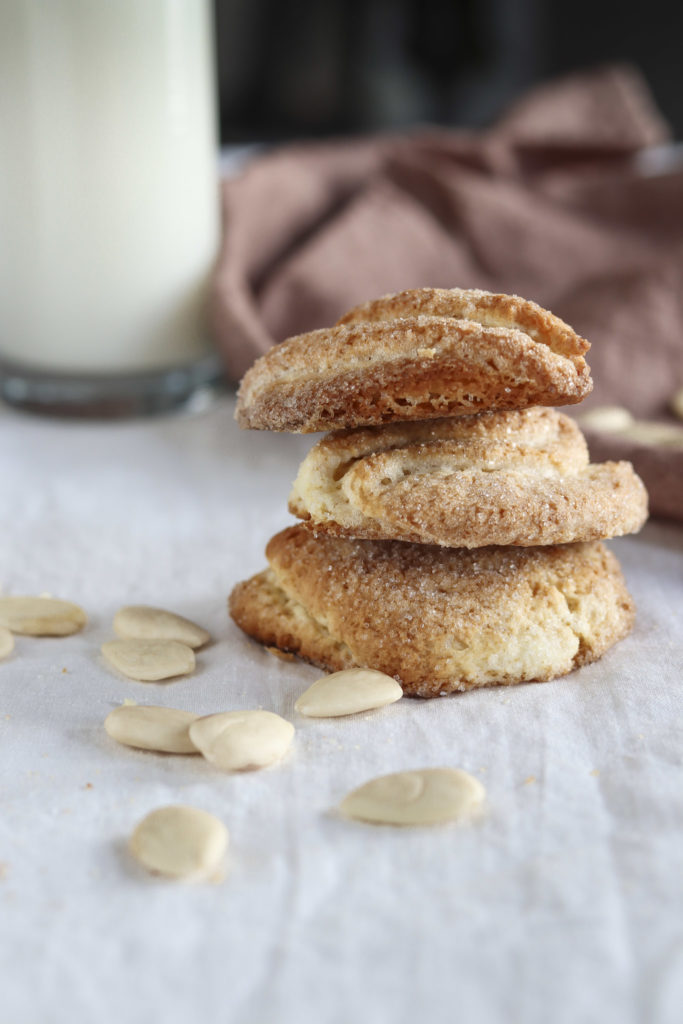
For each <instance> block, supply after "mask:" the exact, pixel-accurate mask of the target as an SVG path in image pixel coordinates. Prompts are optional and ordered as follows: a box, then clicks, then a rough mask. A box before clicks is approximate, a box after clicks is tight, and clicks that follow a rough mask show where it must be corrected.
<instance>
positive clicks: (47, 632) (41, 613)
mask: <svg viewBox="0 0 683 1024" xmlns="http://www.w3.org/2000/svg"><path fill="white" fill-rule="evenodd" d="M87 621H88V616H87V615H86V614H85V612H84V611H83V609H82V608H79V606H78V605H77V604H72V602H71V601H59V600H57V599H56V598H54V597H0V626H4V627H5V628H6V629H9V630H10V632H12V633H23V634H26V635H27V636H69V635H70V634H71V633H78V631H79V630H81V629H83V627H84V626H85V624H86V622H87Z"/></svg>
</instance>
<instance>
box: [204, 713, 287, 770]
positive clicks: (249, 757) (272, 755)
mask: <svg viewBox="0 0 683 1024" xmlns="http://www.w3.org/2000/svg"><path fill="white" fill-rule="evenodd" d="M293 736H294V726H293V725H292V724H291V722H287V721H286V720H285V719H284V718H281V717H280V716H279V715H276V714H274V713H273V712H272V711H223V712H220V713H219V714H216V715H207V716H206V717H204V718H200V719H198V720H197V721H196V722H193V723H192V725H191V726H190V739H191V740H192V742H193V743H194V745H195V747H197V749H198V750H199V751H200V753H202V754H203V755H204V757H205V758H206V760H207V761H210V762H211V764H214V765H216V767H217V768H221V769H222V770H223V771H227V772H239V771H247V770H251V769H254V768H265V767H266V765H269V764H272V763H273V762H274V761H278V760H279V759H280V758H281V757H282V756H283V754H284V753H285V752H286V751H287V749H288V748H289V745H290V743H291V742H292V737H293Z"/></svg>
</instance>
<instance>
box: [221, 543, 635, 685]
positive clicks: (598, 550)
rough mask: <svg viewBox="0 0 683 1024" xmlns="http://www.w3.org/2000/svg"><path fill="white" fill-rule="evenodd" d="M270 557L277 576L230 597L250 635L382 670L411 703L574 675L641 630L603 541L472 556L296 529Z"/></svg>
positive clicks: (325, 663) (270, 549)
mask: <svg viewBox="0 0 683 1024" xmlns="http://www.w3.org/2000/svg"><path fill="white" fill-rule="evenodd" d="M266 555H267V557H268V560H269V562H270V568H269V569H268V570H266V571H265V572H264V573H260V574H259V575H258V576H255V577H253V578H252V579H250V580H247V581H245V582H243V583H239V584H237V586H236V587H235V588H234V590H233V592H232V594H231V596H230V612H231V615H232V617H233V619H234V620H235V622H236V623H237V624H238V626H240V627H241V628H242V629H243V630H244V631H245V632H246V633H247V634H249V635H250V636H251V637H253V638H254V639H255V640H257V641H259V642H260V643H262V644H265V645H266V646H270V647H274V648H276V649H279V650H282V651H289V652H292V653H294V654H297V655H298V656H299V657H302V658H304V659H306V660H308V661H311V662H313V663H314V664H316V665H319V666H321V667H322V668H326V669H328V670H330V671H338V670H339V669H343V668H351V667H354V666H358V667H364V668H374V669H378V670H379V671H380V672H385V673H386V674H387V675H391V676H393V677H394V678H396V679H397V680H398V681H399V682H400V683H401V685H402V687H403V690H404V692H405V693H406V694H408V695H412V696H420V697H435V696H439V695H445V694H448V693H451V692H453V691H461V690H469V689H473V688H474V687H478V686H489V685H511V684H514V683H522V682H531V681H538V682H541V681H545V680H549V679H552V678H554V677H556V676H561V675H564V674H566V673H568V672H571V671H572V669H574V668H577V667H578V666H580V665H583V664H586V663H588V662H590V661H594V660H595V659H597V658H599V657H600V656H601V655H602V654H604V653H605V651H606V650H607V649H608V648H609V647H611V646H612V644H614V643H615V642H616V641H617V640H619V639H621V638H622V637H624V636H625V635H626V634H627V633H628V632H629V630H630V628H631V626H632V623H633V618H634V605H633V602H632V600H631V597H630V596H629V594H628V591H627V590H626V587H625V584H624V580H623V577H622V575H621V572H620V569H619V565H618V563H617V561H616V559H615V558H614V556H613V555H612V554H611V553H610V552H609V551H607V549H606V548H605V547H604V545H603V544H601V543H600V542H597V541H593V542H588V543H583V544H570V545H557V546H555V545H552V546H547V547H533V548H512V547H506V548H501V547H488V548H479V549H476V550H466V549H463V548H457V549H456V548H440V547H434V546H430V545H424V544H406V543H402V542H400V541H357V540H349V539H346V538H338V537H329V536H319V537H317V538H316V537H314V536H313V535H312V534H311V533H310V532H309V531H307V530H306V529H304V528H303V527H302V526H293V527H290V528H289V529H287V530H284V531H282V532H281V533H279V534H277V535H276V536H275V537H273V538H272V539H271V541H270V542H269V544H268V546H267V548H266Z"/></svg>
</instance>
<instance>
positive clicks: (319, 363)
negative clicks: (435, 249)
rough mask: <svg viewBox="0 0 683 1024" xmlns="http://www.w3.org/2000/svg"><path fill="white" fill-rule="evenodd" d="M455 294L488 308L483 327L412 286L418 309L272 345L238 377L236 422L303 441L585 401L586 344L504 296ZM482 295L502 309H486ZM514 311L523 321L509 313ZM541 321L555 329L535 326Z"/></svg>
mask: <svg viewBox="0 0 683 1024" xmlns="http://www.w3.org/2000/svg"><path fill="white" fill-rule="evenodd" d="M454 291H455V292H457V293H458V295H465V294H467V295H474V294H476V295H479V296H481V297H482V298H481V299H480V300H479V302H480V304H482V303H483V305H484V306H487V303H488V306H487V309H488V312H486V310H484V312H481V313H480V314H479V315H480V320H482V321H483V320H486V322H485V323H484V322H478V321H477V320H475V319H468V318H467V317H465V316H462V315H458V316H455V315H453V313H452V310H457V309H460V308H462V309H467V310H469V311H470V313H471V314H476V312H477V306H476V303H474V301H473V300H472V301H470V303H469V305H468V304H467V303H464V301H460V300H459V304H458V303H454V302H451V304H450V305H449V304H448V303H447V302H445V301H444V302H442V303H441V304H440V302H441V300H440V299H439V301H437V300H436V299H435V298H434V296H437V298H439V297H440V296H442V295H445V296H446V297H447V298H448V297H450V296H452V293H451V292H450V291H445V292H440V291H439V290H437V289H423V290H421V291H420V292H417V293H412V292H411V293H402V294H403V295H417V296H420V295H422V292H425V293H428V296H431V299H430V302H431V305H430V302H427V301H426V300H425V301H423V303H422V308H424V310H425V312H423V311H422V308H421V307H420V304H419V303H418V302H417V300H414V301H413V305H415V309H414V310H413V309H412V307H411V303H410V302H409V301H408V300H402V302H399V300H400V299H401V296H390V297H388V298H386V299H384V300H377V303H376V304H374V305H373V304H369V306H370V307H372V308H371V309H370V308H369V309H368V310H367V312H365V313H363V312H359V311H358V310H352V311H351V312H350V313H348V314H347V315H346V317H345V318H342V320H343V321H344V322H341V323H340V324H338V325H337V326H335V327H330V328H324V329H322V330H318V331H311V332H310V333H308V334H302V335H298V336H297V337H294V338H289V339H288V340H287V341H283V342H282V343H281V344H280V345H277V346H275V347H274V348H273V349H271V350H270V351H269V352H267V353H266V355H264V356H262V357H261V359H259V360H257V361H256V363H254V365H253V366H252V367H251V369H250V370H249V371H248V372H247V373H246V374H245V376H244V378H243V380H242V384H241V386H240V390H239V394H238V404H237V410H236V419H237V421H238V423H239V424H240V426H241V427H244V428H251V429H256V430H280V431H292V432H295V433H313V432H316V431H322V430H339V429H346V428H355V427H360V426H373V425H377V424H382V423H389V422H397V421H407V420H425V419H432V418H437V417H443V416H460V415H466V414H470V413H473V412H479V411H482V410H485V409H522V408H527V407H529V406H531V405H549V406H554V405H571V404H574V403H576V402H580V401H581V400H582V399H583V398H585V396H586V395H587V394H589V393H590V391H591V389H592V386H593V384H592V380H591V377H590V370H589V368H588V366H587V364H586V362H585V360H584V358H583V353H584V352H585V351H586V349H587V348H588V343H587V342H586V341H584V339H582V338H580V337H579V336H578V335H576V334H575V333H574V332H573V331H572V330H571V328H569V327H568V326H567V325H566V324H563V323H562V321H560V320H559V319H558V318H557V317H553V315H552V314H551V313H548V312H547V311H545V310H542V309H541V308H540V307H536V306H535V305H534V304H533V303H527V302H525V300H522V299H518V298H517V297H515V296H489V293H486V292H477V293H472V292H470V293H464V292H459V291H458V290H457V289H456V290H454ZM487 296H489V298H490V299H497V300H503V299H505V300H507V302H500V303H499V304H498V305H497V306H494V305H493V304H492V303H491V302H489V301H488V299H487V298H486V297H487ZM411 301H412V300H411ZM381 303H384V305H381ZM489 307H490V308H489ZM518 307H519V309H521V310H522V311H527V314H528V315H526V316H522V315H521V314H520V313H519V311H518V312H516V313H515V312H514V311H515V310H518ZM531 307H533V309H531ZM359 309H360V310H361V311H362V310H364V309H365V307H359ZM506 311H507V312H506ZM532 313H533V315H532ZM363 316H367V317H374V319H372V318H371V319H363V318H362V317H363ZM380 317H385V318H380ZM347 318H352V319H350V320H347ZM546 323H547V324H551V325H562V327H561V328H560V327H559V326H553V329H552V330H551V329H550V328H549V327H547V328H546V329H542V328H543V325H544V324H546ZM518 324H525V325H526V328H527V329H526V330H524V329H521V327H520V326H517V325H518ZM529 332H531V333H529Z"/></svg>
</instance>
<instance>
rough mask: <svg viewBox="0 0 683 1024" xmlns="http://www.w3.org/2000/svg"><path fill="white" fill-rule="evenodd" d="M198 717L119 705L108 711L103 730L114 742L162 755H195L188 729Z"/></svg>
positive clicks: (160, 709)
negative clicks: (154, 751) (157, 752)
mask: <svg viewBox="0 0 683 1024" xmlns="http://www.w3.org/2000/svg"><path fill="white" fill-rule="evenodd" d="M198 718H199V715H195V714H193V713H192V712H191V711H178V710H177V709H176V708H160V707H150V706H147V707H145V706H143V705H139V704H136V705H134V706H131V705H125V704H124V705H122V706H121V707H118V708H114V710H113V711H110V712H109V714H108V715H107V717H106V718H105V720H104V728H105V729H106V731H107V733H108V734H109V735H110V736H111V738H112V739H114V740H116V742H117V743H123V744H124V745H125V746H127V747H137V748H138V749H140V750H156V751H159V752H161V753H164V754H196V753H198V751H197V748H196V747H195V745H194V743H193V742H192V740H191V739H190V734H189V732H188V729H189V727H190V725H191V724H192V722H194V721H196V720H197V719H198Z"/></svg>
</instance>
